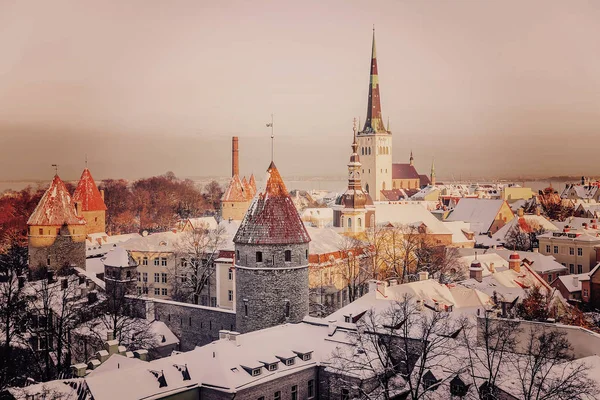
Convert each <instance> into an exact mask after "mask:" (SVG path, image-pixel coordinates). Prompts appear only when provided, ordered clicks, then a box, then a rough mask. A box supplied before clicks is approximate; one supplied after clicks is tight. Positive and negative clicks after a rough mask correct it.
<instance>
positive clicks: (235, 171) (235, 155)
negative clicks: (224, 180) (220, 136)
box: [231, 136, 240, 176]
mask: <svg viewBox="0 0 600 400" xmlns="http://www.w3.org/2000/svg"><path fill="white" fill-rule="evenodd" d="M239 174H240V161H239V151H238V137H237V136H234V137H232V138H231V176H236V175H239Z"/></svg>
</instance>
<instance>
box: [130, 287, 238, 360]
mask: <svg viewBox="0 0 600 400" xmlns="http://www.w3.org/2000/svg"><path fill="white" fill-rule="evenodd" d="M131 301H133V302H134V303H136V306H135V309H136V311H137V312H136V313H137V314H140V315H141V314H143V313H144V312H145V313H146V318H148V319H152V318H154V319H156V320H157V321H162V322H164V323H165V325H167V327H168V328H169V329H170V330H171V331H172V332H173V333H174V334H175V336H177V338H179V342H180V350H181V351H189V350H193V349H194V348H195V347H196V346H204V345H205V344H208V343H211V342H213V341H215V340H217V339H219V331H220V330H223V329H225V330H230V331H235V329H236V326H235V312H233V311H231V310H223V309H220V308H214V307H206V306H199V305H196V304H187V303H179V302H176V301H170V300H161V299H149V298H131Z"/></svg>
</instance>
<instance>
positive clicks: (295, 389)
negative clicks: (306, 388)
mask: <svg viewBox="0 0 600 400" xmlns="http://www.w3.org/2000/svg"><path fill="white" fill-rule="evenodd" d="M292 400H298V385H294V386H292Z"/></svg>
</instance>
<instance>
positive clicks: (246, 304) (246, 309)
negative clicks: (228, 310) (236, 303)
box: [244, 303, 248, 317]
mask: <svg viewBox="0 0 600 400" xmlns="http://www.w3.org/2000/svg"><path fill="white" fill-rule="evenodd" d="M244 314H246V317H247V316H248V303H244Z"/></svg>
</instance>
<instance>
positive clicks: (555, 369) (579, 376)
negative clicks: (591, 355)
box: [513, 328, 598, 400]
mask: <svg viewBox="0 0 600 400" xmlns="http://www.w3.org/2000/svg"><path fill="white" fill-rule="evenodd" d="M525 340H526V343H525V354H523V355H522V356H517V357H514V358H513V365H514V371H515V372H516V374H517V375H518V378H519V379H518V383H519V386H520V389H521V395H522V397H521V398H522V399H525V400H534V399H535V400H546V399H565V400H566V399H593V398H597V397H596V396H597V395H598V387H597V384H596V383H595V381H594V380H592V379H590V378H589V377H588V374H587V370H588V368H589V366H587V365H586V364H585V363H584V362H581V361H577V360H575V361H573V353H572V346H571V344H570V343H569V340H568V338H567V334H566V332H564V331H561V332H559V331H557V330H555V329H552V328H550V329H544V328H542V329H539V328H536V329H532V330H531V332H530V333H529V335H527V337H526V339H525Z"/></svg>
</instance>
